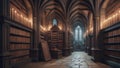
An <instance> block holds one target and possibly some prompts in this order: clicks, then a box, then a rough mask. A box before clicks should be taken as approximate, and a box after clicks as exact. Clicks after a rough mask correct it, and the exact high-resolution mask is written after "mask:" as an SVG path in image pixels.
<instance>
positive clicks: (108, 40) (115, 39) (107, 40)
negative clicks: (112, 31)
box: [104, 37, 120, 43]
mask: <svg viewBox="0 0 120 68" xmlns="http://www.w3.org/2000/svg"><path fill="white" fill-rule="evenodd" d="M104 41H105V42H107V43H120V37H113V38H108V39H105V40H104Z"/></svg>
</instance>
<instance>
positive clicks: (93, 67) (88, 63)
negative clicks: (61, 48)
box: [20, 52, 110, 68]
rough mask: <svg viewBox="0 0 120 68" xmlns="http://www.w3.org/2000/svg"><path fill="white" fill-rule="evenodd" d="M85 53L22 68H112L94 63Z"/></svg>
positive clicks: (77, 53) (74, 53)
mask: <svg viewBox="0 0 120 68" xmlns="http://www.w3.org/2000/svg"><path fill="white" fill-rule="evenodd" d="M91 58H92V57H91V56H89V55H87V54H86V53H84V52H73V53H72V55H71V56H68V57H65V58H61V59H57V60H51V61H48V62H37V63H29V64H26V65H23V66H21V67H20V68H110V67H109V66H107V65H105V64H102V63H94V62H93V61H92V60H91Z"/></svg>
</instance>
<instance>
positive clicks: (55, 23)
mask: <svg viewBox="0 0 120 68" xmlns="http://www.w3.org/2000/svg"><path fill="white" fill-rule="evenodd" d="M52 23H53V26H54V25H57V24H58V22H57V19H55V18H54V19H53V21H52Z"/></svg>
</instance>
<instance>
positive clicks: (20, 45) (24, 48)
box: [8, 25, 31, 66]
mask: <svg viewBox="0 0 120 68" xmlns="http://www.w3.org/2000/svg"><path fill="white" fill-rule="evenodd" d="M30 48H31V32H30V31H27V30H25V29H23V28H19V27H17V26H14V25H11V26H10V29H9V48H8V50H9V52H10V54H11V59H10V62H11V63H12V65H13V66H14V65H16V64H19V63H23V62H27V61H30Z"/></svg>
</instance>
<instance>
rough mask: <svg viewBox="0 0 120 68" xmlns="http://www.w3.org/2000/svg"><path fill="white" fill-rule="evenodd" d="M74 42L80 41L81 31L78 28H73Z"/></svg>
mask: <svg viewBox="0 0 120 68" xmlns="http://www.w3.org/2000/svg"><path fill="white" fill-rule="evenodd" d="M75 41H82V30H81V28H80V26H77V27H76V28H75Z"/></svg>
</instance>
